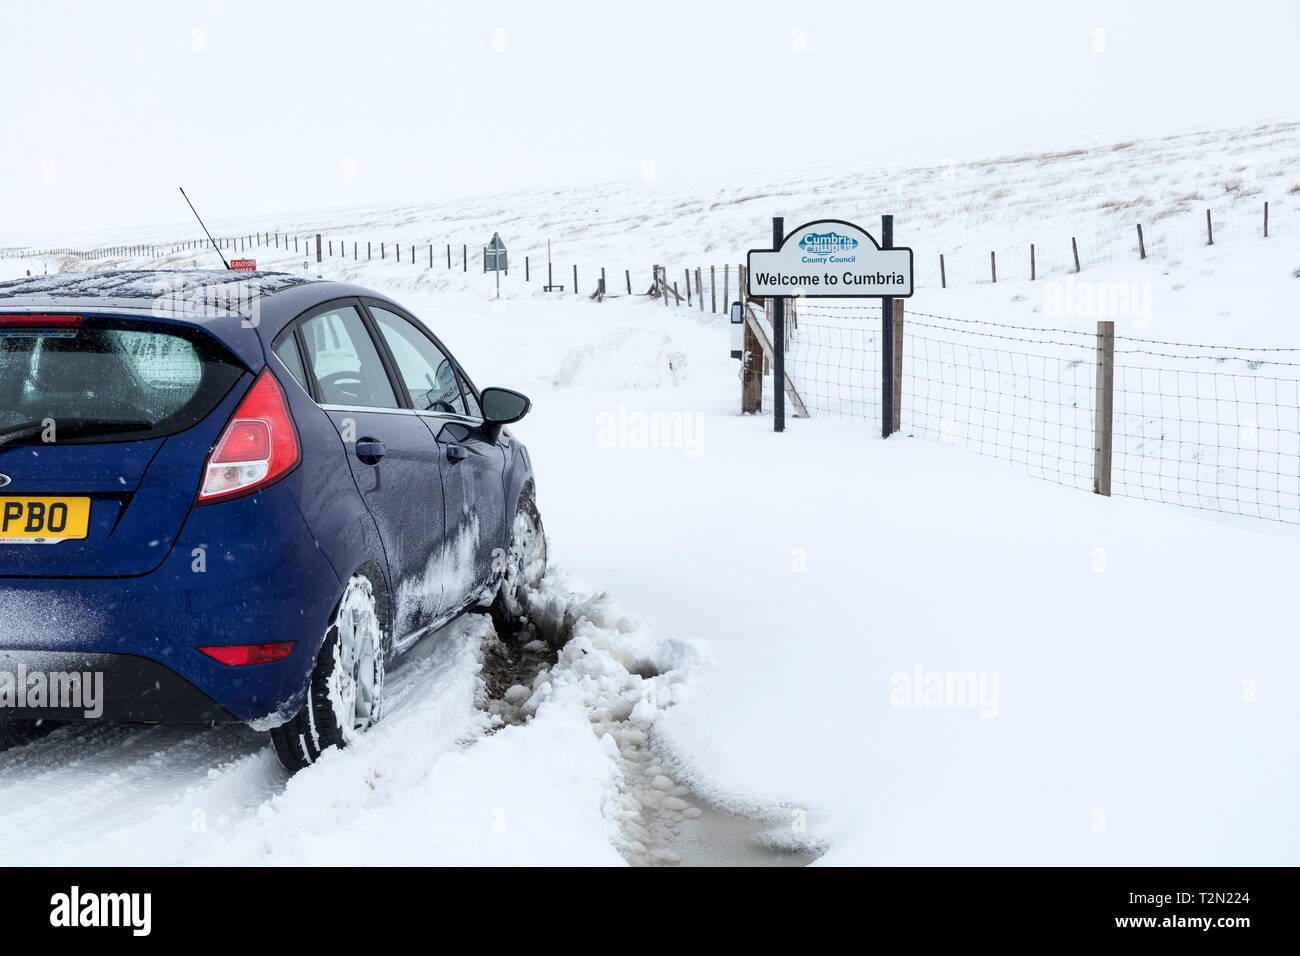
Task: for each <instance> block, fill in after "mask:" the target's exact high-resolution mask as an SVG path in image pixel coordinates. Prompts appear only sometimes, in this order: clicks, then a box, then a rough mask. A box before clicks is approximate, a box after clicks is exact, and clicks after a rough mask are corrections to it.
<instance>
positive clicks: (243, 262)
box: [230, 259, 257, 272]
mask: <svg viewBox="0 0 1300 956" xmlns="http://www.w3.org/2000/svg"><path fill="white" fill-rule="evenodd" d="M230 268H231V269H232V270H234V271H235V272H256V271H257V260H256V259H231V260H230Z"/></svg>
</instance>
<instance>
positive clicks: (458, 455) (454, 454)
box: [447, 445, 465, 461]
mask: <svg viewBox="0 0 1300 956" xmlns="http://www.w3.org/2000/svg"><path fill="white" fill-rule="evenodd" d="M447 460H448V461H464V460H465V449H464V448H461V447H460V446H459V445H448V446H447Z"/></svg>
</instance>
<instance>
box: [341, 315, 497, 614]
mask: <svg viewBox="0 0 1300 956" xmlns="http://www.w3.org/2000/svg"><path fill="white" fill-rule="evenodd" d="M366 306H367V308H368V309H369V310H370V314H371V316H372V317H373V319H374V323H375V327H376V328H377V329H378V331H379V334H380V336H381V337H382V338H383V340H384V342H385V344H386V345H387V346H388V349H389V353H390V354H391V356H392V359H393V365H394V366H395V368H396V369H397V375H398V378H399V379H400V380H401V382H402V384H403V386H404V387H405V389H406V391H407V397H408V400H409V401H410V403H411V406H412V408H413V409H414V410H415V412H416V414H417V415H419V416H420V418H421V420H422V421H423V422H424V423H425V425H426V426H427V427H428V429H429V433H430V435H432V436H433V438H434V440H435V441H436V442H437V444H438V448H439V452H440V455H441V466H442V473H443V502H444V504H443V510H444V513H445V515H446V528H447V537H446V540H445V541H444V544H443V548H444V551H445V552H446V554H447V562H446V567H445V568H444V574H443V588H444V599H445V602H446V605H447V606H448V608H449V609H452V610H458V609H460V608H462V607H465V606H466V605H468V604H469V603H471V602H472V601H473V600H475V599H476V598H477V597H478V596H479V595H480V594H481V593H482V592H484V590H485V589H486V588H489V587H491V586H492V585H493V584H495V582H496V579H497V576H498V572H497V571H496V570H495V569H494V567H493V551H494V549H497V548H504V547H505V546H506V544H507V541H506V538H505V528H506V518H505V467H506V456H505V451H504V449H503V447H502V445H501V444H500V442H499V441H488V440H487V439H486V438H485V437H484V434H483V428H482V426H483V418H482V412H481V411H480V410H479V406H478V398H477V396H476V395H475V394H474V392H473V390H472V388H471V387H470V386H469V385H468V383H467V382H466V381H465V379H464V376H463V374H462V373H461V371H460V369H459V367H458V366H457V365H456V363H455V362H454V361H453V360H452V358H451V356H450V355H448V354H447V351H446V349H444V348H443V347H442V345H441V343H439V342H438V341H437V339H435V338H434V337H433V336H432V335H431V334H430V333H429V332H428V331H427V330H426V329H425V328H424V327H423V326H422V325H421V324H419V323H418V322H417V321H415V320H414V319H413V318H412V317H410V316H407V315H404V314H401V313H399V312H397V311H395V310H394V309H393V308H392V307H391V306H390V305H388V304H387V303H380V302H376V301H373V300H366Z"/></svg>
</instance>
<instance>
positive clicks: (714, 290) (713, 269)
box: [709, 266, 718, 313]
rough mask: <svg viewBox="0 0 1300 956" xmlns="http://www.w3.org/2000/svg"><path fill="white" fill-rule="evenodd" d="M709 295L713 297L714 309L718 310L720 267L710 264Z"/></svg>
mask: <svg viewBox="0 0 1300 956" xmlns="http://www.w3.org/2000/svg"><path fill="white" fill-rule="evenodd" d="M709 296H710V298H712V299H713V311H714V312H715V313H716V312H717V311H718V267H717V266H709Z"/></svg>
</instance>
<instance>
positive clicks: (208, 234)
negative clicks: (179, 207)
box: [179, 186, 230, 271]
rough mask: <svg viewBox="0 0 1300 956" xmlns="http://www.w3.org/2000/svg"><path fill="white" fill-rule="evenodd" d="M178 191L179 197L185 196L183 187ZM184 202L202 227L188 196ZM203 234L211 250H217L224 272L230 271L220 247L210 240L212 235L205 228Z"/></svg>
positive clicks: (201, 219) (201, 221) (196, 211)
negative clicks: (179, 192) (224, 268)
mask: <svg viewBox="0 0 1300 956" xmlns="http://www.w3.org/2000/svg"><path fill="white" fill-rule="evenodd" d="M179 189H180V191H181V195H182V196H185V187H184V186H181V187H179ZM185 202H186V203H187V204H188V205H189V207H190V212H192V213H194V218H195V219H197V220H198V221H199V225H200V226H203V217H201V216H200V215H199V211H198V210H197V209H195V208H194V203H192V202H190V197H189V196H185ZM203 233H204V235H206V236H207V237H208V242H210V243H212V248H213V249H216V250H217V255H219V256H221V264H222V265H223V266H225V267H226V271H230V263H229V262H227V261H226V257H225V256H224V255H222V254H221V247H220V246H219V245H217V240H215V239H213V238H212V233H210V232H208V227H207V226H203Z"/></svg>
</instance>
